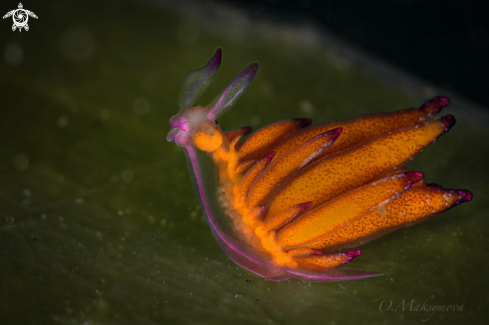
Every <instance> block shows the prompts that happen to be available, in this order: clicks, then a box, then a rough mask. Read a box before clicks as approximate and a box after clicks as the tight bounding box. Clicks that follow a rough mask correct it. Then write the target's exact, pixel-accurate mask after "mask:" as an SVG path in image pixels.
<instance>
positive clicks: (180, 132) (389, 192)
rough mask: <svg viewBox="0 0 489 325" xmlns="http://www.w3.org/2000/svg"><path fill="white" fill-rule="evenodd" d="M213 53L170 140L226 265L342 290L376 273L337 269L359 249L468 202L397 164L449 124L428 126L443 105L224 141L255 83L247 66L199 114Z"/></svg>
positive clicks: (195, 76) (190, 80)
mask: <svg viewBox="0 0 489 325" xmlns="http://www.w3.org/2000/svg"><path fill="white" fill-rule="evenodd" d="M221 57H222V54H221V49H219V48H218V49H217V50H216V52H215V53H214V55H213V56H212V57H211V58H210V59H209V61H208V62H207V63H206V64H205V65H204V66H203V67H201V68H199V69H196V70H192V71H190V72H189V73H188V74H187V76H186V77H185V80H184V82H183V88H182V91H181V94H180V98H179V106H180V111H179V112H178V114H177V115H175V116H173V117H172V118H171V119H170V126H171V130H170V132H169V133H168V137H167V140H168V141H174V142H175V143H176V144H177V145H178V146H180V147H182V148H183V150H184V152H185V155H186V157H187V162H188V168H189V171H190V178H191V180H192V183H193V187H194V191H195V194H196V197H197V199H198V200H199V202H200V204H201V206H202V209H203V211H204V213H205V215H206V218H207V221H208V224H209V226H210V228H211V230H212V232H213V234H214V236H215V238H216V239H217V241H218V242H219V244H220V246H221V247H222V249H223V250H224V252H225V253H226V254H227V256H228V257H229V258H230V259H231V260H233V261H234V262H235V263H237V264H239V265H241V266H242V267H244V268H246V269H248V270H250V271H252V272H254V273H256V274H258V275H260V276H262V277H265V278H267V279H270V280H275V281H282V280H285V279H288V278H298V279H302V280H306V281H338V280H352V279H361V278H366V277H371V276H376V275H379V274H378V273H370V272H365V271H357V270H345V269H341V268H336V267H337V266H340V265H343V264H346V263H349V262H350V261H351V260H352V259H354V258H355V257H357V256H359V255H360V253H361V251H360V250H358V249H354V250H349V251H342V250H343V249H344V248H349V247H355V246H358V245H360V244H363V243H365V242H368V241H370V240H372V239H374V238H377V237H379V236H381V235H383V234H386V233H389V232H391V231H393V230H396V229H398V228H401V227H406V226H409V225H412V224H415V223H418V222H421V221H423V220H426V219H429V218H432V217H434V216H435V215H437V214H439V213H441V212H444V211H446V210H448V209H450V208H452V207H454V206H456V205H458V204H461V203H463V202H467V201H470V200H471V199H472V193H471V192H470V191H468V190H447V189H443V188H441V187H440V186H438V185H433V184H427V183H425V182H423V180H422V178H423V173H421V172H419V171H408V170H405V169H403V166H404V165H405V164H406V163H407V162H408V161H410V160H412V159H413V158H414V157H415V156H416V155H417V154H419V153H420V152H421V151H423V149H424V148H425V147H427V146H428V145H429V144H431V143H433V142H434V141H436V139H437V138H438V137H440V136H441V135H442V134H444V133H445V132H447V131H449V130H450V128H451V127H453V125H454V124H455V118H454V117H453V116H451V115H447V116H444V117H442V118H440V119H438V120H435V119H434V117H435V115H436V114H438V113H439V112H440V111H441V110H442V109H443V108H444V107H445V106H447V105H448V103H449V99H448V98H446V97H435V98H434V99H432V100H430V101H427V102H425V103H424V104H423V105H422V106H421V107H419V108H410V109H405V110H400V111H397V112H390V113H381V114H373V115H367V116H363V117H361V118H357V119H351V120H343V121H333V122H326V123H320V124H315V125H311V120H310V119H293V120H285V121H279V122H276V123H273V124H270V125H268V126H265V127H263V128H261V129H259V130H258V131H256V132H254V133H253V134H251V135H249V136H248V138H246V139H245V140H244V141H243V140H242V138H243V137H244V136H246V135H247V134H249V133H250V132H251V128H249V127H244V128H241V129H238V130H234V131H230V132H223V131H222V130H221V127H220V126H219V124H218V122H217V119H218V118H219V117H220V116H221V115H222V114H223V113H224V112H225V111H226V110H228V109H229V108H230V107H231V106H232V105H233V104H234V103H235V102H236V100H237V99H238V98H239V97H240V96H241V95H242V94H243V92H244V90H245V89H246V88H247V87H248V86H249V85H250V83H251V82H252V80H253V79H254V77H255V75H256V73H257V71H258V63H252V64H250V65H249V66H248V67H246V68H245V69H244V70H243V71H242V72H241V73H240V74H238V76H237V77H236V78H235V79H234V80H233V81H232V82H231V83H230V84H229V85H227V86H226V87H225V88H224V90H223V91H222V93H221V94H220V95H219V96H217V98H216V99H215V100H214V101H213V102H212V103H211V104H210V105H208V106H206V107H203V106H196V105H197V100H198V99H199V97H200V96H201V94H202V93H203V92H204V90H205V89H206V87H207V86H208V85H209V83H210V82H211V80H212V79H213V77H214V76H215V74H216V73H217V70H218V68H219V66H220V64H221Z"/></svg>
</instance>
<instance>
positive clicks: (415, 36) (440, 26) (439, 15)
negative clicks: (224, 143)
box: [221, 0, 489, 107]
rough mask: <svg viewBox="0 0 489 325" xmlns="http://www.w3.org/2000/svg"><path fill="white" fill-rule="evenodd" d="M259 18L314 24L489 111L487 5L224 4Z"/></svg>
mask: <svg viewBox="0 0 489 325" xmlns="http://www.w3.org/2000/svg"><path fill="white" fill-rule="evenodd" d="M221 2H224V3H231V4H232V5H234V6H239V7H243V8H245V9H247V10H248V12H249V14H250V15H251V17H252V18H253V19H265V18H266V19H270V18H272V19H278V20H284V19H285V20H289V19H290V20H297V19H301V20H308V21H311V22H312V23H315V24H317V25H318V26H319V27H324V28H327V29H329V30H331V31H333V32H335V33H336V34H337V35H338V36H339V37H340V38H342V39H343V40H346V41H347V42H349V43H351V44H353V45H354V46H356V47H357V48H359V49H362V50H364V51H366V52H367V53H371V54H374V55H375V56H376V57H378V58H380V59H383V60H385V61H387V62H390V63H392V64H394V65H396V66H398V67H401V68H402V69H404V70H405V71H407V72H409V73H411V74H413V75H416V76H418V77H420V78H422V79H424V80H426V81H428V82H430V83H433V84H435V85H437V86H441V87H443V88H445V89H447V90H450V91H453V92H455V93H458V94H459V95H462V96H464V97H466V98H468V99H469V100H472V101H475V102H477V103H479V104H482V105H484V106H486V107H488V106H489V96H487V95H486V94H487V86H488V85H489V22H488V18H487V15H488V13H489V11H488V10H487V9H488V6H487V4H486V2H485V1H455V0H453V1H451V0H364V1H355V0H302V1H301V0H299V1H294V0H246V1H239V0H238V1H235V0H234V1H233V0H222V1H221Z"/></svg>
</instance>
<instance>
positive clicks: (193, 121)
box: [167, 48, 258, 151]
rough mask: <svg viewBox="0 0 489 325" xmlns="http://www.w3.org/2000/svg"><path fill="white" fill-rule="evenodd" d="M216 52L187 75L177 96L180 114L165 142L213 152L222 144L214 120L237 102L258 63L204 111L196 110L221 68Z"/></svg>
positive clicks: (218, 55)
mask: <svg viewBox="0 0 489 325" xmlns="http://www.w3.org/2000/svg"><path fill="white" fill-rule="evenodd" d="M221 58H222V53H221V49H220V48H218V49H217V50H216V52H215V53H214V55H213V56H212V57H211V58H210V59H209V60H208V61H207V63H206V64H205V65H204V66H202V67H201V68H199V69H196V70H192V71H190V72H189V73H188V74H187V76H186V77H185V80H184V82H183V86H182V91H181V93H180V101H179V106H180V111H179V112H178V114H177V115H174V116H172V118H171V119H170V126H171V130H170V132H169V133H168V136H167V140H168V141H175V143H176V144H177V145H179V146H181V147H184V146H191V145H196V146H197V147H198V148H199V149H201V150H203V151H213V150H215V149H216V148H217V147H219V146H220V145H221V143H222V130H221V128H220V127H219V124H218V122H217V118H219V116H221V115H222V114H223V113H224V112H225V111H226V110H228V109H229V108H231V106H232V105H233V104H234V103H235V102H236V100H237V99H238V98H239V97H240V96H241V95H242V94H243V93H244V90H245V89H246V88H248V86H249V85H250V84H251V82H252V81H253V78H254V77H255V75H256V73H257V72H258V63H252V64H250V65H249V66H248V67H246V68H245V69H244V70H243V71H242V72H241V73H240V74H238V75H237V76H236V78H234V80H233V81H231V82H230V83H229V84H228V85H227V86H226V87H225V88H224V90H223V91H222V92H221V93H220V94H219V95H218V96H217V97H216V98H215V99H214V100H213V101H212V103H211V104H209V105H208V106H207V107H202V106H195V105H196V104H197V101H198V99H199V98H200V96H201V95H202V94H203V92H204V90H205V89H206V88H207V86H208V85H209V84H210V82H211V80H212V79H213V78H214V76H215V75H216V73H217V70H218V69H219V66H220V65H221Z"/></svg>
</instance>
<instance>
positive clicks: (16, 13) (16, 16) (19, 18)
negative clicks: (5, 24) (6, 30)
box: [3, 3, 37, 32]
mask: <svg viewBox="0 0 489 325" xmlns="http://www.w3.org/2000/svg"><path fill="white" fill-rule="evenodd" d="M10 16H12V19H13V21H14V24H13V25H12V31H14V32H15V30H16V29H17V28H18V29H19V32H21V31H22V28H24V29H25V30H26V31H28V30H29V25H27V21H28V20H29V16H31V17H33V18H36V19H37V16H36V14H35V13H33V12H32V11H29V10H25V9H24V6H22V3H19V8H18V9H14V10H11V11H9V12H7V13H6V14H5V15H4V16H3V19H5V18H7V17H10Z"/></svg>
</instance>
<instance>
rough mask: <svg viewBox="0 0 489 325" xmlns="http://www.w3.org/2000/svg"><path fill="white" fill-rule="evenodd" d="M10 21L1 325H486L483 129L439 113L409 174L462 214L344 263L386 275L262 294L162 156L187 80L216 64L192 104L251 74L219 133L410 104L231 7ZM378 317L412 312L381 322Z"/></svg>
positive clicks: (4, 93) (101, 5)
mask: <svg viewBox="0 0 489 325" xmlns="http://www.w3.org/2000/svg"><path fill="white" fill-rule="evenodd" d="M5 6H6V5H5V4H2V9H5V10H4V11H5V12H6V11H9V10H12V9H16V8H17V3H14V2H10V4H9V7H5ZM24 8H25V9H29V10H32V11H33V12H35V13H36V14H37V15H38V17H39V19H33V18H30V19H29V25H30V30H29V31H28V32H25V31H22V32H21V33H19V32H18V31H16V32H12V31H11V24H12V21H11V20H10V19H5V20H3V21H2V25H1V28H0V42H1V43H0V49H1V51H2V54H3V56H2V58H1V59H0V85H1V87H0V99H1V105H2V106H1V107H2V108H1V110H2V111H1V112H2V114H1V118H0V180H1V181H0V323H2V324H230V323H232V324H328V325H329V324H331V325H334V324H353V323H354V324H417V323H422V322H423V321H426V322H431V323H432V324H439V323H441V322H443V323H445V324H460V323H470V322H472V323H478V322H480V321H481V320H482V319H486V317H487V316H488V311H487V303H488V297H487V295H488V294H487V292H488V291H489V290H488V289H489V286H488V285H487V279H485V276H486V275H487V271H488V266H489V262H488V257H489V253H488V251H489V242H488V238H489V234H488V231H487V229H488V226H489V222H488V218H487V214H488V208H489V204H488V200H487V194H484V193H487V189H488V181H489V176H488V173H487V170H486V168H487V167H486V166H487V156H488V149H489V144H488V142H487V139H488V129H487V126H486V125H484V123H481V121H485V120H487V113H485V112H484V111H479V110H477V109H471V110H465V111H464V110H462V109H461V108H460V107H461V105H459V104H460V103H459V102H457V100H453V101H452V105H451V106H450V107H449V108H448V109H447V110H446V113H447V114H448V113H451V114H454V115H455V116H456V117H461V118H460V119H458V123H457V125H456V126H455V127H454V128H453V129H452V130H451V131H450V132H449V133H448V134H446V135H444V136H443V137H441V138H440V140H439V141H437V142H436V143H435V144H434V145H432V146H431V147H429V148H428V149H427V150H425V152H423V153H422V154H421V155H420V156H418V157H417V158H416V159H415V161H413V162H412V163H410V164H409V165H408V167H409V168H411V169H419V170H422V171H423V172H424V173H425V180H427V181H429V182H435V183H439V184H442V185H443V186H444V187H447V188H468V189H470V190H471V191H472V192H473V193H474V200H473V201H472V202H471V203H466V204H463V205H461V206H459V207H456V208H454V209H452V210H450V211H449V212H447V213H444V214H443V215H441V216H438V217H436V218H434V219H432V220H429V221H427V222H424V223H422V224H419V225H416V226H414V227H411V228H406V229H403V230H399V231H397V232H394V233H391V234H389V235H386V236H384V237H382V238H379V239H377V240H375V241H373V242H370V243H368V244H366V245H364V246H362V251H363V254H362V256H361V257H360V258H358V259H356V260H355V261H354V262H352V263H351V264H350V265H348V268H353V269H361V270H368V271H373V272H382V273H384V276H382V277H377V278H372V279H365V280H359V281H350V282H335V283H307V282H303V281H299V280H295V279H293V280H288V281H285V282H272V281H267V280H265V279H262V278H260V277H258V276H256V275H254V274H252V273H250V272H247V271H246V270H244V269H242V268H240V267H238V266H237V265H235V264H234V263H233V262H231V261H230V260H229V259H228V258H227V257H226V256H225V254H224V253H223V252H222V251H221V249H220V248H219V246H218V244H217V242H216V241H215V239H214V238H213V236H212V234H211V232H210V230H209V229H208V226H207V224H206V222H205V219H204V216H203V214H202V211H201V210H200V208H199V207H198V203H197V200H196V199H195V198H194V196H193V192H192V189H191V185H190V180H189V177H188V172H187V168H186V162H185V157H184V155H183V152H182V150H181V149H180V148H178V147H177V146H176V145H175V144H173V143H167V142H166V140H165V137H166V133H167V132H168V129H169V127H168V119H169V118H170V116H172V115H174V114H176V112H177V111H178V107H177V100H178V94H179V91H180V85H181V83H182V81H183V78H184V76H185V74H186V73H187V72H188V71H189V70H191V69H194V68H197V67H199V66H201V65H203V64H204V63H205V62H206V60H207V59H208V58H209V57H210V56H211V55H212V53H213V51H214V50H215V49H216V47H218V46H220V47H222V49H223V64H222V66H221V71H220V72H219V74H218V75H217V77H216V79H215V81H214V83H213V84H212V85H211V86H210V88H209V90H208V91H207V93H206V94H205V95H204V97H203V99H202V101H201V104H206V103H207V102H209V101H211V100H212V99H213V96H214V95H216V94H217V93H218V91H219V90H220V89H221V88H222V87H224V86H225V85H226V84H227V82H229V81H230V80H231V79H232V78H233V77H234V76H235V75H236V74H237V73H238V72H239V71H241V70H242V69H243V68H244V67H245V66H246V65H247V64H249V63H251V62H254V61H258V62H259V63H260V71H259V73H258V76H257V78H256V79H255V81H254V83H253V84H252V86H251V87H250V88H249V89H248V90H247V92H246V94H245V95H244V96H243V97H242V98H241V99H240V101H239V103H238V104H236V105H235V107H234V108H233V109H232V110H231V111H229V112H228V113H227V114H226V115H225V116H224V117H223V118H222V119H221V120H220V124H221V126H222V127H223V129H225V130H226V129H227V130H231V129H235V128H238V127H240V126H245V125H251V126H253V127H255V128H257V127H261V126H263V125H265V124H268V123H271V122H273V121H276V120H280V119H286V118H291V117H310V118H313V119H314V121H316V122H319V121H326V120H331V119H340V118H350V117H353V116H356V115H359V114H366V113H371V112H380V111H393V110H397V109H402V108H408V107H412V106H419V105H420V104H422V102H423V100H421V99H420V98H414V97H413V96H412V95H410V94H412V93H413V92H412V91H409V92H408V91H407V90H404V89H402V88H399V87H395V86H394V85H393V84H392V83H389V82H386V81H385V80H388V79H385V78H383V76H381V75H379V76H377V77H373V76H371V75H367V74H365V73H362V72H360V70H359V69H357V68H356V66H355V64H352V63H351V62H350V61H348V60H347V59H342V58H339V57H337V56H334V55H331V51H333V52H334V51H335V50H336V49H335V48H334V46H335V45H336V43H331V44H330V43H328V42H327V40H326V41H325V43H324V44H318V43H317V42H315V41H316V40H317V38H315V37H316V36H314V35H316V34H314V33H313V34H311V33H309V32H307V31H303V30H302V31H301V30H299V29H297V28H295V27H294V25H293V24H292V25H280V24H279V25H277V24H274V23H266V22H263V21H259V22H257V21H254V20H253V19H251V18H248V17H247V16H246V15H243V14H240V12H239V10H237V9H232V8H230V7H225V8H224V9H223V8H219V7H212V6H211V5H210V4H202V3H199V4H198V5H197V4H196V3H185V2H179V3H178V5H177V2H166V1H165V2H161V3H158V4H155V3H153V2H149V1H144V2H130V1H118V2H116V1H106V2H95V1H85V2H81V1H50V2H49V3H43V4H42V5H41V4H39V3H24ZM202 8H210V9H209V10H202ZM326 48H327V49H328V51H326ZM340 52H341V51H340ZM382 80H384V81H382ZM419 92H420V93H423V90H422V89H421V90H419ZM424 92H427V93H429V91H424ZM440 95H443V94H440ZM431 97H432V96H431ZM425 99H429V98H425ZM468 112H476V113H477V114H468ZM247 280H250V281H247ZM412 299H414V300H415V302H414V303H413V305H412V307H413V309H414V307H415V306H416V305H418V304H420V305H422V304H423V303H424V302H425V301H427V300H428V305H430V306H432V305H442V306H448V305H459V306H460V305H463V311H459V312H433V313H431V312H427V311H415V310H410V308H409V307H408V304H409V303H410V301H411V300H412ZM385 301H387V302H385ZM389 301H391V302H392V308H393V309H395V308H396V307H399V306H400V305H401V304H402V303H403V301H404V303H405V304H406V306H407V307H406V308H405V310H403V308H402V305H401V306H400V307H399V308H397V309H395V310H394V311H384V310H381V309H382V308H379V306H381V304H382V303H383V302H384V304H383V305H382V306H381V307H386V306H387V304H389Z"/></svg>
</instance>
